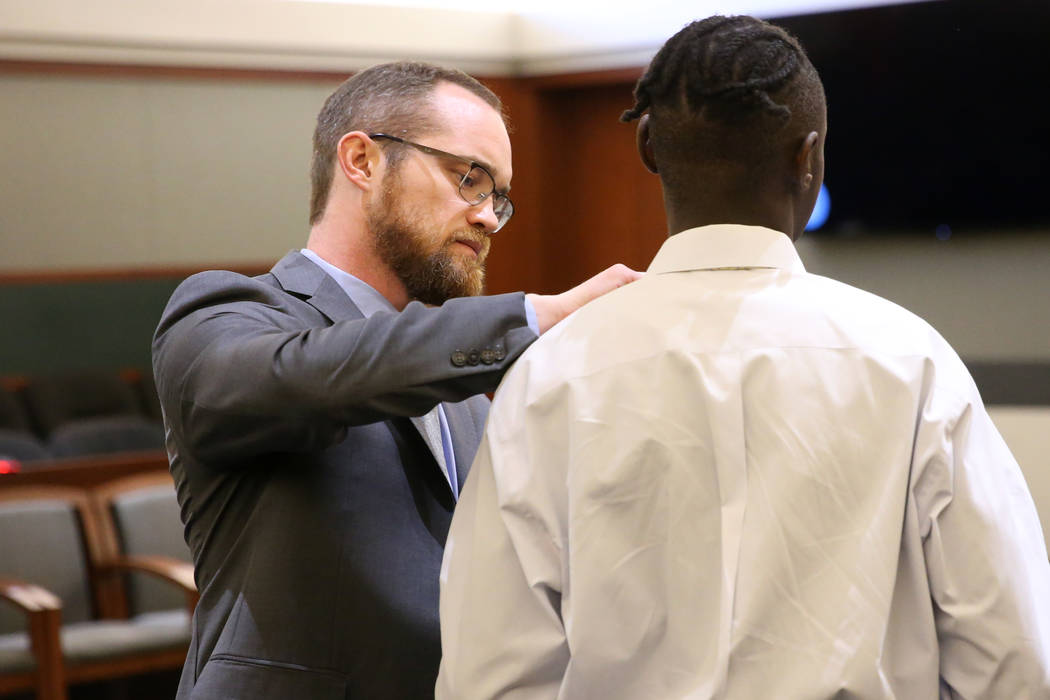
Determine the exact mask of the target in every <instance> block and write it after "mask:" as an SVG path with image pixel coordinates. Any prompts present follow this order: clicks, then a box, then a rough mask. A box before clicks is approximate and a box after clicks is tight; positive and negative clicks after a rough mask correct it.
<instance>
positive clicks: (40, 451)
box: [0, 428, 51, 466]
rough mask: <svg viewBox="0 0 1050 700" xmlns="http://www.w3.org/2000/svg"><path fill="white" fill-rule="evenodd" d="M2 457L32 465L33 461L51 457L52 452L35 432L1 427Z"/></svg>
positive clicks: (0, 457) (0, 454)
mask: <svg viewBox="0 0 1050 700" xmlns="http://www.w3.org/2000/svg"><path fill="white" fill-rule="evenodd" d="M0 459H13V460H15V461H17V462H19V463H21V464H27V465H30V466H32V463H33V462H43V461H46V460H49V459H51V454H50V453H49V452H48V450H47V448H46V447H44V444H43V443H42V442H40V440H39V438H37V436H36V435H34V434H33V433H30V432H28V431H24V430H12V429H10V428H0Z"/></svg>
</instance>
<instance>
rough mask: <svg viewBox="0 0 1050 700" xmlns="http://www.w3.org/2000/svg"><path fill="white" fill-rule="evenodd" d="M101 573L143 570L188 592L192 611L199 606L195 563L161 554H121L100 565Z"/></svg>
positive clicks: (187, 596)
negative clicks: (194, 571)
mask: <svg viewBox="0 0 1050 700" xmlns="http://www.w3.org/2000/svg"><path fill="white" fill-rule="evenodd" d="M98 572H99V573H100V574H115V573H131V572H141V573H145V574H150V575H151V576H155V577H157V578H159V579H161V580H163V581H167V582H168V583H171V584H173V585H175V586H178V587H179V588H180V589H181V590H182V592H183V593H185V594H186V605H187V608H188V609H189V611H190V613H192V612H193V610H194V608H196V607H197V601H198V600H199V599H200V595H199V594H198V592H197V584H196V582H195V581H194V579H193V564H190V563H189V562H185V561H182V560H181V559H175V558H174V557H167V556H163V555H160V554H137V555H128V556H120V557H117V558H115V559H111V560H110V561H107V562H105V563H103V564H101V565H99V566H98Z"/></svg>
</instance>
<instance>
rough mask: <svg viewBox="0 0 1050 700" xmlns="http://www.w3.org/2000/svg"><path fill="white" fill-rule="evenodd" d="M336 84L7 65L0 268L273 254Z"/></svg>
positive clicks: (303, 199) (304, 180)
mask: <svg viewBox="0 0 1050 700" xmlns="http://www.w3.org/2000/svg"><path fill="white" fill-rule="evenodd" d="M333 88H334V84H332V83H328V82H325V83H310V82H302V81H265V80H255V81H240V82H237V81H229V80H204V79H196V80H194V79H183V78H178V79H164V78H144V77H126V78H125V77H97V76H88V77H84V76H73V75H45V74H24V75H19V74H7V75H5V74H0V96H2V97H0V158H2V162H0V177H2V186H0V251H2V253H0V274H2V273H4V272H10V271H18V270H24V269H31V270H40V269H69V268H114V267H117V268H120V267H140V266H171V265H198V264H204V265H214V264H221V263H224V262H230V263H244V262H246V261H266V260H272V259H276V258H279V257H280V256H281V255H283V254H284V253H285V252H287V251H288V250H289V249H291V248H295V247H299V246H300V245H302V243H303V242H304V241H305V238H306V232H307V212H308V200H309V182H308V169H309V161H310V136H311V134H312V132H313V124H314V119H315V117H316V114H317V111H318V110H319V109H320V106H321V104H322V103H323V101H324V98H325V97H326V96H327V95H328V93H329V92H331V90H332V89H333Z"/></svg>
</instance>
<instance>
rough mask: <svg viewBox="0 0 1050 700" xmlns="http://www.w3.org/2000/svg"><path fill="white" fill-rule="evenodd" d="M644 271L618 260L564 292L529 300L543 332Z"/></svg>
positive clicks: (636, 277)
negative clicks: (634, 268)
mask: <svg viewBox="0 0 1050 700" xmlns="http://www.w3.org/2000/svg"><path fill="white" fill-rule="evenodd" d="M643 274H644V273H642V272H638V271H637V270H632V269H631V268H629V267H627V266H626V265H622V264H620V263H617V264H616V265H613V266H612V267H608V268H606V269H604V270H602V271H601V272H599V273H598V274H597V275H595V276H594V277H591V278H590V279H588V280H586V281H584V282H582V283H580V284H578V285H576V286H575V287H573V288H572V289H569V290H567V291H565V292H562V293H561V294H554V295H540V294H529V295H528V298H529V301H531V302H532V307H533V309H534V310H535V311H536V321H537V323H538V325H539V327H540V333H545V332H546V331H547V330H548V329H550V328H551V326H553V325H554V324H556V323H558V321H560V320H562V319H563V318H565V317H566V316H568V315H569V314H571V313H572V312H573V311H576V309H578V308H580V307H581V306H583V305H584V304H586V303H588V302H590V301H593V300H594V299H597V298H598V297H600V296H602V295H604V294H608V293H609V292H611V291H612V290H614V289H619V288H620V287H622V286H624V285H625V284H630V283H631V282H634V281H635V280H637V279H640V278H641V277H642V276H643Z"/></svg>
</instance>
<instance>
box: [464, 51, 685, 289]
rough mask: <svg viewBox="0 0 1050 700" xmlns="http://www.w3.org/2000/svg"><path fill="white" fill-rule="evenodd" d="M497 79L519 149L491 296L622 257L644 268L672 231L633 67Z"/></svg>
mask: <svg viewBox="0 0 1050 700" xmlns="http://www.w3.org/2000/svg"><path fill="white" fill-rule="evenodd" d="M613 77H614V78H615V80H609V76H605V75H604V74H595V75H594V76H589V77H588V79H586V80H578V81H565V80H562V81H541V80H520V79H517V80H515V79H492V80H486V81H485V82H486V83H487V84H488V85H489V87H491V88H492V89H493V90H494V91H496V92H497V93H498V94H499V95H500V97H501V98H502V99H503V101H504V105H505V107H506V110H507V112H508V114H509V121H510V126H511V144H512V146H513V149H514V179H513V183H512V184H513V188H512V192H511V195H512V199H513V200H514V206H515V212H516V213H515V215H514V219H513V220H512V222H511V223H510V224H508V225H507V228H505V229H504V230H503V231H501V232H500V233H499V234H497V237H496V239H494V240H493V252H492V255H491V257H490V258H489V284H488V289H489V291H490V292H492V293H499V292H506V291H513V290H519V289H524V290H527V291H537V292H544V293H553V292H559V291H562V290H564V289H566V288H568V287H570V286H572V285H574V284H576V283H577V282H579V281H581V280H583V279H585V278H586V277H588V276H590V275H593V274H595V273H597V272H599V271H600V270H602V269H604V268H605V267H608V266H609V265H612V264H613V263H616V262H623V263H625V264H627V265H630V266H632V267H635V268H641V269H644V268H645V267H646V266H647V265H648V263H649V261H650V259H651V258H652V256H653V255H654V254H655V252H656V250H657V249H658V248H659V247H660V244H661V243H662V242H663V240H664V237H665V236H666V230H667V229H666V219H665V217H664V213H663V202H662V197H661V192H660V184H659V180H658V179H657V178H656V177H655V176H654V175H651V174H650V173H649V172H647V171H646V170H645V169H644V168H643V167H642V165H641V162H640V161H639V160H638V156H637V153H636V152H635V141H634V125H633V124H622V123H620V121H619V116H620V113H621V112H622V111H623V110H624V109H627V108H628V107H630V106H631V104H632V97H631V90H632V89H633V87H634V80H633V78H634V77H636V76H634V72H633V71H631V72H622V73H620V74H616V75H615V76H613Z"/></svg>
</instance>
